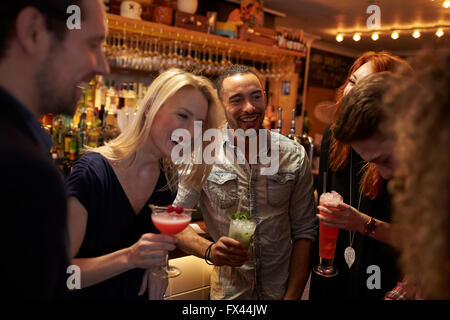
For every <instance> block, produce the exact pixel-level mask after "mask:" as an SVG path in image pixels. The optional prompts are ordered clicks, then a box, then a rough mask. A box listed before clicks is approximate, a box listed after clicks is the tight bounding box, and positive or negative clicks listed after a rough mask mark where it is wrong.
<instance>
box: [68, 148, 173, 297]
mask: <svg viewBox="0 0 450 320" xmlns="http://www.w3.org/2000/svg"><path fill="white" fill-rule="evenodd" d="M166 184H167V181H166V179H165V175H164V173H163V172H162V171H161V172H160V175H159V179H158V182H157V185H156V187H155V191H154V192H153V193H152V194H151V196H150V198H149V199H148V201H147V203H146V205H145V206H144V208H143V209H142V210H141V212H139V214H136V213H135V212H134V209H133V207H132V206H131V204H130V202H129V200H128V197H127V196H126V194H125V191H124V190H123V188H122V186H121V184H120V182H119V180H118V179H117V176H116V174H115V172H114V170H113V168H112V167H111V165H110V164H109V162H108V160H107V159H106V158H104V157H103V156H102V155H100V154H99V153H96V152H92V153H87V154H85V155H83V156H82V157H81V158H80V159H79V160H78V161H77V162H76V163H75V165H74V167H73V169H72V172H71V173H70V175H69V176H68V177H67V180H66V186H67V192H68V196H69V197H76V198H77V199H78V200H79V201H80V203H81V204H82V205H83V206H84V207H85V208H86V210H87V212H88V220H87V226H86V234H85V237H84V239H83V242H82V245H81V247H80V250H79V251H78V254H77V256H76V258H89V257H98V256H102V255H106V254H109V253H112V252H115V251H118V250H121V249H124V248H127V247H130V246H131V245H133V244H134V243H136V242H137V241H138V240H139V238H140V237H141V236H142V235H143V234H144V233H159V231H158V230H157V229H156V228H155V226H154V225H153V223H152V221H151V218H150V215H151V209H150V208H149V206H148V205H149V204H156V205H161V206H166V205H169V204H172V202H173V200H174V199H175V196H176V194H175V193H172V192H171V191H169V190H168V189H167V187H166ZM161 189H163V190H161ZM143 273H144V269H133V270H129V271H127V272H124V273H122V274H120V275H118V276H116V277H113V278H110V279H108V280H105V281H103V282H101V283H98V284H96V285H93V286H90V287H88V288H85V289H81V290H75V291H72V292H71V297H73V298H75V299H145V298H146V294H144V295H143V296H141V297H138V296H137V293H138V291H139V288H140V285H141V280H142V275H143ZM81 276H82V275H81Z"/></svg>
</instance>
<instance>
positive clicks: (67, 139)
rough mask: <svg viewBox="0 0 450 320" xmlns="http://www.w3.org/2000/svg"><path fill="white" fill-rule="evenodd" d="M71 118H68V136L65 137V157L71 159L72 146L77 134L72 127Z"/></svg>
mask: <svg viewBox="0 0 450 320" xmlns="http://www.w3.org/2000/svg"><path fill="white" fill-rule="evenodd" d="M70 122H71V121H70V117H66V134H65V136H64V156H65V158H69V157H70V146H71V143H72V140H75V141H76V137H75V132H74V131H73V129H72V127H71V125H70Z"/></svg>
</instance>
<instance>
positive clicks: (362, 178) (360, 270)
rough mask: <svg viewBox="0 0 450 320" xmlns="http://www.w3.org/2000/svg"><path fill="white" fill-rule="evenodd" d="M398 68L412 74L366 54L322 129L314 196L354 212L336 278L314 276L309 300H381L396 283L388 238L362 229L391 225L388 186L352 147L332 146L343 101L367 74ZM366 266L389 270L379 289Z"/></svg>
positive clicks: (390, 59)
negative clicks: (326, 195)
mask: <svg viewBox="0 0 450 320" xmlns="http://www.w3.org/2000/svg"><path fill="white" fill-rule="evenodd" d="M400 67H403V68H402V69H404V70H408V72H407V73H412V72H413V71H412V68H411V67H410V66H409V65H408V64H407V62H406V61H404V60H403V59H401V58H399V57H396V56H393V55H391V54H389V53H388V52H385V51H383V52H366V53H364V54H363V55H361V56H360V57H359V58H358V59H356V61H355V62H354V63H353V65H352V67H351V68H350V72H349V76H348V78H347V81H346V82H345V83H344V84H343V85H342V86H341V87H340V88H339V89H338V91H337V99H336V100H337V102H336V111H335V116H334V119H333V122H332V124H331V125H330V126H329V127H327V128H326V129H325V131H324V135H323V139H322V145H321V154H320V164H319V179H318V188H317V191H318V196H319V197H320V195H321V193H323V192H330V191H332V190H334V191H336V192H338V193H339V194H340V195H342V197H343V198H344V202H345V203H346V204H347V205H349V206H351V207H353V208H354V209H355V210H353V211H352V213H355V214H351V215H348V219H349V220H348V221H347V222H346V224H345V226H342V227H341V228H340V230H339V234H338V240H337V245H336V251H335V256H334V266H335V267H337V269H338V272H339V273H338V275H337V276H336V277H332V278H324V277H321V276H319V275H317V274H314V273H313V274H312V276H311V289H310V299H312V300H313V299H324V298H325V299H330V298H332V299H338V300H355V299H359V300H367V299H382V298H383V295H384V294H385V293H386V291H388V290H390V289H391V287H392V285H394V286H395V284H396V283H397V281H398V280H399V277H400V275H399V274H398V272H397V268H396V257H397V253H396V252H395V251H394V250H393V248H392V247H391V246H390V245H389V240H388V238H389V237H385V238H383V239H374V238H373V237H374V233H370V234H369V233H365V232H364V229H365V227H366V226H365V224H369V223H370V224H371V225H370V226H369V225H368V226H367V227H373V226H372V225H373V222H372V219H368V220H367V219H363V218H366V217H371V218H374V219H378V220H379V221H385V222H389V221H390V208H389V202H390V200H389V195H388V192H387V189H386V186H387V180H386V179H383V177H382V176H381V175H380V172H379V170H378V169H377V167H376V165H375V164H374V163H369V162H365V161H364V160H363V159H362V158H361V157H360V156H359V155H358V154H357V153H356V152H355V151H354V150H352V148H351V147H350V145H348V144H345V143H343V142H340V141H338V140H336V139H335V137H334V136H333V134H332V129H333V128H334V126H335V125H336V121H337V118H338V114H339V111H340V109H341V105H342V101H343V99H344V97H345V96H346V95H347V94H348V93H349V92H350V90H351V89H352V88H353V86H354V85H355V84H356V83H358V82H359V81H360V80H361V79H363V78H365V77H367V76H368V75H370V74H373V73H378V72H383V71H394V70H397V69H399V68H400ZM403 73H405V71H403ZM324 181H326V185H324ZM319 218H321V216H320V215H319ZM366 220H367V221H366ZM321 221H323V220H322V219H321ZM361 224H364V225H362V226H361ZM361 231H362V232H361ZM383 242H384V243H383ZM346 250H347V252H348V251H349V250H350V251H353V252H354V259H348V258H347V260H348V262H347V261H346V259H345V257H344V252H345V251H346ZM317 253H318V249H317V248H316V249H315V250H314V254H315V258H316V259H315V261H314V262H313V263H314V265H316V264H318V256H317ZM370 266H378V267H380V268H383V269H389V270H381V286H380V287H379V288H378V287H376V288H374V289H370V288H369V287H370V286H369V287H368V286H367V280H368V278H369V277H370V276H371V272H370V270H372V268H369V267H370Z"/></svg>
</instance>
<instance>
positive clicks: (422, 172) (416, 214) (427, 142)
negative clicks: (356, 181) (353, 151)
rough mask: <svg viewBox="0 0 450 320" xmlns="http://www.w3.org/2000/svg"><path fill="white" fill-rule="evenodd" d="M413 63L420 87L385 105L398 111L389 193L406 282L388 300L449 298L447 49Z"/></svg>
mask: <svg viewBox="0 0 450 320" xmlns="http://www.w3.org/2000/svg"><path fill="white" fill-rule="evenodd" d="M419 62H420V64H419V65H420V69H419V68H417V70H419V71H418V72H417V77H416V79H417V82H418V83H419V84H420V85H421V87H422V89H421V90H417V86H416V85H415V84H414V83H411V82H407V83H405V84H404V85H401V86H397V87H395V88H396V92H392V94H390V95H389V96H388V100H387V101H386V104H387V105H392V104H396V105H397V107H396V110H399V108H401V109H402V110H401V112H396V113H395V114H393V118H394V119H395V121H394V125H393V128H394V133H395V135H396V138H397V147H396V160H397V162H396V164H397V165H396V171H395V174H394V178H393V179H392V181H391V182H390V184H389V190H390V191H391V192H392V194H393V209H394V214H393V222H394V223H395V224H394V225H398V226H401V228H402V229H400V230H398V232H395V233H394V234H395V235H397V236H396V237H395V239H394V241H395V242H396V243H397V244H398V246H399V248H400V249H401V255H400V263H401V268H402V270H403V271H404V273H405V274H406V275H407V279H408V280H407V283H406V281H404V282H403V283H401V284H399V286H397V288H395V289H394V290H393V291H392V292H390V293H389V294H388V295H387V296H386V298H388V299H402V298H406V299H408V298H409V299H411V298H412V299H416V298H426V299H450V248H449V246H450V234H449V226H450V221H449V220H450V219H449V217H450V209H449V208H450V151H449V146H450V91H449V87H450V51H449V50H446V51H443V52H429V53H427V54H425V55H423V56H422V57H421V58H420V60H419ZM416 288H422V290H417V289H416Z"/></svg>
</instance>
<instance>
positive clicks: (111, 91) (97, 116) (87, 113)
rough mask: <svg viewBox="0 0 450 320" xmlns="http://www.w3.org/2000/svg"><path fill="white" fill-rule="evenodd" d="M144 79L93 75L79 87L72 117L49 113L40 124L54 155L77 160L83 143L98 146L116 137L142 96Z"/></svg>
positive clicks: (56, 157) (130, 117)
mask: <svg viewBox="0 0 450 320" xmlns="http://www.w3.org/2000/svg"><path fill="white" fill-rule="evenodd" d="M146 89H147V88H146V87H145V85H144V84H143V83H136V82H135V83H123V84H122V85H116V84H115V81H114V80H106V81H104V80H103V77H102V76H96V77H95V79H93V80H91V81H90V82H89V84H88V85H87V86H86V87H85V88H82V90H83V95H82V98H81V99H80V100H79V101H78V105H77V108H76V111H75V114H74V116H73V117H70V116H67V115H52V114H48V115H45V116H44V117H42V119H41V122H42V125H43V127H44V128H45V129H46V130H47V131H48V133H49V134H50V136H51V137H52V139H53V148H52V150H51V151H50V152H51V154H52V157H53V159H60V160H61V159H66V160H70V161H73V160H76V159H77V158H78V157H79V156H80V155H81V153H82V150H83V148H84V146H89V147H99V146H101V145H103V143H104V142H105V141H109V140H111V139H113V138H115V137H117V136H118V135H119V134H120V132H122V131H123V130H124V129H125V128H126V127H127V126H128V125H129V124H130V123H131V121H132V120H133V118H134V116H135V115H136V112H137V110H138V108H139V104H140V101H141V100H142V99H143V97H144V95H145V92H146Z"/></svg>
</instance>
